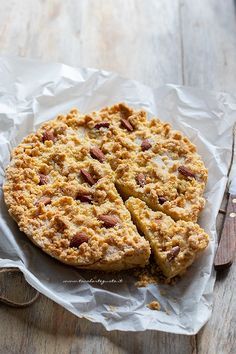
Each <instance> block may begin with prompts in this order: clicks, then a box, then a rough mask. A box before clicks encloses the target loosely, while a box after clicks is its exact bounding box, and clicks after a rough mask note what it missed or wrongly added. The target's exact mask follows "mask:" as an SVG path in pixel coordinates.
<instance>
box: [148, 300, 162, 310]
mask: <svg viewBox="0 0 236 354" xmlns="http://www.w3.org/2000/svg"><path fill="white" fill-rule="evenodd" d="M147 307H148V308H149V309H150V310H155V311H160V309H161V305H160V304H159V302H158V301H152V302H150V304H148V305H147Z"/></svg>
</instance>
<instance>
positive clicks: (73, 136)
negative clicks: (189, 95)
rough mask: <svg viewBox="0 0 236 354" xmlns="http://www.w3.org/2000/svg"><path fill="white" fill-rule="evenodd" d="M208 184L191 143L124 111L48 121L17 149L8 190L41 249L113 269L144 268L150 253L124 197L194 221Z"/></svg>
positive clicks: (121, 107) (13, 210)
mask: <svg viewBox="0 0 236 354" xmlns="http://www.w3.org/2000/svg"><path fill="white" fill-rule="evenodd" d="M206 181H207V170H206V168H205V166H204V164H203V162H202V160H201V158H200V156H199V155H198V154H197V153H196V147H195V146H194V145H193V144H192V143H191V142H190V141H189V140H188V139H187V138H186V137H184V136H183V135H182V134H181V133H180V132H177V131H175V130H173V129H171V127H170V125H169V124H168V123H164V122H161V121H160V120H159V119H156V118H153V119H151V120H149V119H148V118H147V114H146V112H145V111H143V110H140V111H135V110H133V109H132V108H130V107H128V106H126V105H125V104H117V105H114V106H112V107H106V108H104V109H101V110H100V111H99V112H92V113H91V114H85V115H83V114H81V113H80V112H79V111H78V110H77V109H73V110H71V111H70V113H69V114H67V115H60V116H58V117H57V118H56V119H54V120H52V121H49V122H47V123H44V124H43V125H42V126H41V127H40V128H39V129H38V130H37V132H36V133H34V134H30V135H29V136H28V137H26V138H25V139H24V140H23V141H22V142H21V143H20V144H19V145H18V146H17V147H16V148H15V149H14V150H13V152H12V160H11V163H10V165H9V167H8V168H7V171H6V181H5V184H4V187H3V190H4V198H5V201H6V204H7V206H8V209H9V212H10V214H11V216H12V217H13V218H14V219H15V220H16V222H17V223H18V225H19V227H20V230H21V231H23V232H25V233H26V235H27V236H28V237H29V238H30V239H31V240H32V241H33V242H34V243H35V244H36V245H37V246H39V247H40V248H42V250H43V251H45V252H46V253H48V254H50V255H51V256H53V257H55V258H57V259H59V260H60V261H62V262H64V263H67V264H71V265H74V266H77V267H80V268H87V269H101V270H107V271H108V270H110V271H112V270H121V269H128V268H132V267H136V266H141V267H143V266H145V265H146V264H147V263H148V260H149V256H150V246H149V242H148V241H147V240H146V239H145V238H144V237H143V236H140V235H139V233H138V231H137V229H136V226H135V225H134V223H133V222H132V221H131V217H130V213H129V211H128V210H127V208H126V206H125V205H124V202H123V200H122V199H121V197H122V198H124V199H127V198H129V197H131V196H132V197H137V198H139V199H140V200H142V201H144V202H145V203H146V204H147V205H148V206H149V207H150V208H152V209H153V210H159V211H161V212H163V213H165V214H167V215H169V216H171V217H172V218H173V219H175V220H187V221H189V220H190V221H196V220H197V218H198V215H199V213H200V211H201V210H202V209H203V207H204V204H205V200H204V198H203V196H202V195H203V192H204V188H205V185H206ZM116 188H117V189H116ZM119 193H120V195H119ZM144 205H145V204H144Z"/></svg>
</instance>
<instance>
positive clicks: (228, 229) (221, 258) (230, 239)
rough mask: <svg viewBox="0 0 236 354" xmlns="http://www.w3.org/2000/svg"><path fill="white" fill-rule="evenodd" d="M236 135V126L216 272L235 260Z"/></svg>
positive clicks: (216, 257) (215, 263) (235, 128)
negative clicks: (235, 159) (227, 196)
mask: <svg viewBox="0 0 236 354" xmlns="http://www.w3.org/2000/svg"><path fill="white" fill-rule="evenodd" d="M235 133H236V125H234V129H233V147H232V159H231V164H230V169H229V173H228V175H229V184H228V185H229V190H228V195H229V198H228V203H227V207H226V213H225V219H224V224H223V228H222V232H221V238H220V242H219V246H218V249H217V251H216V256H215V260H214V266H215V269H216V270H222V269H226V268H228V267H230V266H231V264H232V263H233V259H234V253H235V247H236V163H235V161H234V157H235V155H236V154H235V144H234V142H235Z"/></svg>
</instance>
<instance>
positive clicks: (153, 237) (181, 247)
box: [125, 197, 209, 278]
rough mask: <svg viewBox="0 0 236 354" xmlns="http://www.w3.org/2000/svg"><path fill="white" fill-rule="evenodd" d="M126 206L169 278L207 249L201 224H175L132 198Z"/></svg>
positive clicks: (170, 219)
mask: <svg viewBox="0 0 236 354" xmlns="http://www.w3.org/2000/svg"><path fill="white" fill-rule="evenodd" d="M125 204H126V207H127V208H128V210H129V211H130V213H131V216H132V218H133V220H134V223H135V224H136V225H137V228H138V230H139V231H140V232H142V233H143V234H144V235H145V237H146V239H147V240H148V241H149V242H150V245H151V249H152V252H153V254H154V258H155V261H156V263H157V264H158V265H159V267H160V269H161V270H162V272H163V274H164V275H165V276H166V277H167V278H172V277H174V276H176V275H179V274H182V273H183V272H184V271H185V270H186V268H187V267H188V266H190V265H191V264H192V263H193V261H194V260H195V258H196V257H197V256H198V255H199V254H200V253H201V252H202V251H203V250H204V249H205V248H206V247H207V245H208V242H209V236H208V235H207V234H206V233H205V231H204V230H203V229H202V228H201V227H200V226H199V225H198V224H195V223H193V222H186V221H182V220H179V221H176V222H175V221H174V220H173V219H172V218H171V217H169V216H167V215H165V214H163V213H162V212H158V211H156V212H154V211H152V210H151V209H149V208H148V207H147V205H146V204H145V203H144V202H143V201H141V200H140V199H138V198H133V197H131V198H129V199H128V200H127V201H126V203H125Z"/></svg>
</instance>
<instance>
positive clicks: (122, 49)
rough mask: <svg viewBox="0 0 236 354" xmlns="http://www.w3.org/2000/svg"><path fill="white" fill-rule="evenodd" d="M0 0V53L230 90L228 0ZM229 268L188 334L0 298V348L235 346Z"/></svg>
mask: <svg viewBox="0 0 236 354" xmlns="http://www.w3.org/2000/svg"><path fill="white" fill-rule="evenodd" d="M0 5H1V6H0V8H1V11H0V48H1V54H8V55H9V54H10V55H19V56H22V57H33V58H40V59H42V60H45V61H60V62H64V63H66V64H70V65H74V66H90V67H96V68H104V69H107V70H112V71H116V72H118V73H120V74H121V75H123V76H125V77H129V78H133V79H137V80H140V81H142V82H144V83H146V84H148V85H150V86H155V87H156V86H160V85H162V84H165V83H175V84H182V85H183V84H184V85H192V86H199V87H204V88H208V89H214V90H225V91H231V92H234V90H235V89H236V80H235V79H236V20H235V13H236V8H235V4H234V1H233V0H197V1H196V0H146V1H145V0H77V1H76V0H64V1H60V0H50V1H43V0H41V1H40V0H24V1H17V0H8V1H4V0H0ZM235 270H236V263H235V264H234V265H233V266H232V267H231V270H230V271H229V272H228V274H226V273H224V274H222V275H221V276H219V277H218V279H217V282H216V286H215V292H214V308H213V314H212V317H211V319H210V321H209V322H208V323H207V325H206V326H205V327H204V328H203V329H202V330H201V331H200V332H199V333H198V334H197V335H196V336H183V335H173V334H167V333H160V332H155V331H146V332H144V333H141V332H139V333H123V332H118V331H114V332H107V331H105V330H104V329H103V328H102V326H101V325H97V324H92V323H90V322H88V321H87V320H81V319H78V318H76V317H75V316H73V315H72V314H70V313H69V312H67V311H66V310H64V309H63V308H62V307H60V306H58V305H57V304H55V303H53V302H52V301H50V300H48V299H47V298H46V297H44V296H41V297H40V299H39V300H38V301H37V302H36V303H35V304H34V305H33V306H32V307H30V308H27V309H11V308H8V307H6V306H5V305H0V316H1V317H0V318H1V330H0V343H1V345H0V353H3V354H6V353H7V354H10V353H14V354H15V353H27V354H28V353H29V354H31V353H34V354H38V353H40V354H41V353H50V354H53V353H55V354H61V353H63V354H64V353H82V354H84V353H86V354H87V353H109V354H112V353H135V354H139V353H148V354H149V353H150V354H151V353H158V354H172V353H175V354H190V353H194V354H206V353H209V354H229V353H235V350H236V349H235V348H236V346H235V327H236V323H235V318H236V311H235V310H236V305H235V300H236V299H235V295H233V292H235V274H236V272H235ZM226 275H227V276H226ZM14 279H15V278H14ZM16 284H17V289H18V290H17V294H18V293H19V292H20V290H22V291H25V290H26V288H27V286H26V285H25V284H24V281H23V280H22V279H21V280H16V279H15V282H14V286H16ZM9 286H11V285H9ZM28 291H29V292H30V290H28Z"/></svg>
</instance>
